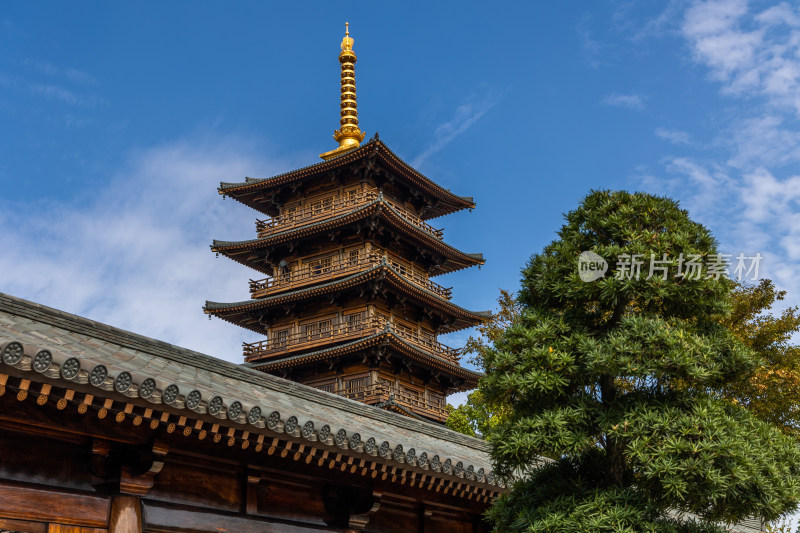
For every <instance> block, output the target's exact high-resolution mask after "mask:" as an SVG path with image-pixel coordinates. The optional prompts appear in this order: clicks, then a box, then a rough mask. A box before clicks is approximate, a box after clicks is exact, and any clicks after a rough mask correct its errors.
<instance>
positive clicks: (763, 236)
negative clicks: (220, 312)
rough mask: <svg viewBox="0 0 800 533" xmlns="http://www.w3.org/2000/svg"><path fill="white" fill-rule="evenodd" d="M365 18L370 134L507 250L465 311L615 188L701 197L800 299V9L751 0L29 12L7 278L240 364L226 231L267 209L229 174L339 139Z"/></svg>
mask: <svg viewBox="0 0 800 533" xmlns="http://www.w3.org/2000/svg"><path fill="white" fill-rule="evenodd" d="M348 6H351V8H350V11H348V10H347V9H348ZM345 21H349V22H350V28H351V30H352V36H353V37H354V38H355V51H356V53H357V55H358V63H357V65H356V77H357V83H358V100H359V118H360V122H361V126H362V129H364V130H365V131H366V132H367V135H368V136H370V137H371V136H372V134H373V133H374V132H375V131H379V132H380V135H381V138H382V139H383V140H384V141H385V142H386V143H387V144H388V145H389V146H390V147H391V148H392V149H393V150H394V151H395V152H396V153H398V154H399V155H400V156H401V157H403V158H405V159H406V160H407V161H409V162H410V163H413V164H414V165H415V166H417V167H418V168H419V169H420V170H421V171H422V172H423V173H425V174H426V175H428V176H430V177H431V178H433V179H434V180H436V181H438V182H439V183H441V184H442V185H444V186H445V187H447V188H451V189H452V190H453V191H454V192H456V193H457V194H462V195H468V196H474V197H475V199H476V202H477V205H478V207H477V208H476V209H475V210H474V211H473V212H471V213H469V212H463V213H458V214H456V215H451V216H448V217H444V218H442V219H436V220H434V221H433V223H434V225H436V226H440V227H444V229H445V238H446V239H447V240H448V241H449V242H451V243H452V244H454V245H455V246H457V247H459V248H461V249H462V250H464V251H467V252H483V253H484V254H485V256H486V258H487V263H486V265H485V266H484V267H483V268H482V269H480V270H479V269H477V268H473V269H469V270H465V271H462V272H459V273H455V274H450V275H447V276H444V277H442V278H439V279H437V281H438V282H440V283H442V284H444V285H446V286H449V285H452V286H454V288H455V290H454V295H455V296H454V301H456V302H457V303H459V304H461V305H464V306H465V307H469V308H472V309H476V310H480V309H488V308H493V307H494V305H495V301H496V298H497V295H498V290H499V289H500V288H506V289H511V290H514V289H516V288H517V286H518V284H519V277H520V274H519V272H520V269H521V268H522V267H523V266H524V264H525V262H526V261H527V259H528V258H529V257H530V255H531V254H532V253H534V252H536V251H538V250H541V248H542V247H543V246H544V245H545V244H547V243H548V242H549V241H550V240H552V239H553V238H554V236H555V231H556V230H557V229H558V227H559V226H560V224H561V221H562V213H565V212H566V211H569V210H570V209H573V208H574V207H575V206H576V205H577V204H578V202H579V201H580V199H581V198H582V197H583V196H584V195H585V194H586V193H587V192H588V191H589V190H590V189H592V188H610V189H629V190H644V191H648V192H653V193H659V194H668V195H671V196H673V197H675V198H677V199H679V200H680V201H681V203H682V204H683V205H684V206H685V207H686V208H688V209H689V210H690V213H691V215H692V216H693V217H694V218H695V219H697V220H699V221H701V222H703V223H704V224H706V225H707V226H709V227H710V228H711V230H712V231H713V232H714V233H715V235H716V236H717V237H718V239H719V240H720V242H721V243H722V249H723V251H725V252H726V253H733V254H736V253H739V252H745V253H748V254H754V253H756V252H760V253H762V255H764V257H765V259H764V261H763V262H762V268H761V274H762V275H764V276H767V277H771V278H773V279H775V280H776V281H777V283H778V285H779V286H781V287H782V288H785V289H787V290H789V296H788V302H789V303H791V304H796V303H798V302H800V281H798V279H797V272H798V266H800V210H799V209H798V207H799V205H798V204H799V203H800V168H798V163H799V162H800V122H798V115H799V114H800V9H798V7H797V4H790V3H779V2H755V1H753V2H746V1H744V0H716V1H689V0H686V1H671V2H669V1H665V2H652V1H650V2H644V1H640V2H623V1H609V0H598V1H594V2H527V3H505V4H504V3H499V2H495V3H492V4H486V3H485V2H481V3H471V2H464V1H461V2H457V3H456V2H454V3H439V4H436V5H435V6H434V5H430V4H428V3H425V4H413V3H395V4H392V5H388V4H386V3H371V4H369V5H368V6H367V5H365V4H356V3H352V4H347V5H345V6H344V7H340V6H339V5H336V4H333V3H317V4H313V3H303V4H298V5H296V6H295V5H292V4H290V3H288V2H282V3H269V4H268V3H266V2H236V3H226V4H224V5H223V4H220V3H211V2H169V3H163V2H140V3H108V2H103V3H101V2H96V3H92V2H85V3H80V4H74V3H64V2H50V3H48V2H37V3H27V2H15V3H5V4H3V7H2V11H0V183H2V191H3V192H2V197H0V250H2V254H0V272H2V275H1V276H0V290H1V291H3V292H8V293H11V294H14V295H17V296H20V297H24V298H28V299H32V300H35V301H38V302H41V303H44V304H47V305H51V306H55V307H57V308H60V309H64V310H66V311H70V312H74V313H78V314H81V315H85V316H88V317H91V318H93V319H97V320H100V321H104V322H107V323H110V324H113V325H116V326H119V327H123V328H127V329H132V330H134V331H136V332H139V333H142V334H145V335H150V336H154V337H157V338H161V339H163V340H166V341H170V342H174V343H177V344H180V345H183V346H187V347H190V348H194V349H197V350H200V351H203V352H205V353H209V354H212V355H215V356H218V357H222V358H225V359H229V360H232V361H240V360H241V359H240V357H241V352H240V342H241V341H242V340H243V339H246V340H251V339H254V337H253V336H252V334H249V333H246V332H244V331H242V330H240V329H238V328H236V327H235V326H232V325H229V324H227V323H225V322H222V321H219V320H213V321H210V322H209V321H208V320H207V318H206V317H205V316H204V315H203V314H202V311H201V307H202V305H203V302H204V301H205V300H206V299H210V300H216V301H233V300H239V299H244V298H246V297H247V279H248V278H249V277H256V276H258V274H257V273H254V272H252V273H251V272H249V271H247V269H246V268H244V267H242V266H240V265H238V264H235V263H233V262H231V261H229V260H227V259H225V258H215V257H214V255H213V254H212V253H211V252H210V251H209V249H208V244H209V243H210V242H211V240H212V239H213V238H218V239H244V238H250V237H252V236H253V235H254V226H253V219H254V218H255V217H256V216H257V214H256V213H255V212H252V211H250V210H248V209H247V208H244V207H243V206H241V205H239V204H236V203H235V202H232V201H230V200H227V201H223V200H222V199H221V198H220V197H219V196H218V195H217V193H216V187H217V185H218V183H219V181H240V180H242V179H243V178H244V177H245V176H252V177H268V176H270V175H273V174H276V173H279V172H283V171H286V170H290V169H292V168H296V167H299V166H303V165H307V164H310V163H314V162H316V161H318V160H319V159H318V154H319V153H321V152H325V151H328V150H331V149H333V148H334V147H335V143H334V141H333V140H332V138H331V134H332V133H333V130H334V129H335V128H336V127H337V126H338V94H339V87H338V82H339V70H338V62H337V54H338V51H339V43H340V41H341V38H342V35H343V30H344V22H345ZM464 339H465V334H463V333H462V334H454V335H451V336H450V338H449V339H448V342H449V343H450V344H451V345H454V346H458V345H460V344H461V343H463V341H464Z"/></svg>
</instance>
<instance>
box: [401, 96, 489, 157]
mask: <svg viewBox="0 0 800 533" xmlns="http://www.w3.org/2000/svg"><path fill="white" fill-rule="evenodd" d="M500 99H501V95H500V94H499V93H497V92H496V91H493V90H490V91H488V92H487V93H484V94H481V95H472V96H470V97H469V98H467V99H466V100H465V101H464V102H463V103H462V104H461V105H459V106H458V107H456V109H455V111H454V113H453V116H452V117H451V118H450V119H449V120H447V121H446V122H443V123H442V124H440V125H439V126H437V127H436V129H435V130H434V133H433V140H432V141H431V143H430V144H429V145H428V147H427V148H426V149H425V150H424V151H423V152H422V153H421V154H419V155H418V156H417V157H415V158H414V159H413V160H412V161H411V164H412V166H415V167H419V166H421V165H422V164H423V163H424V162H425V161H426V160H427V159H428V158H429V157H430V156H432V155H433V154H435V153H436V152H438V151H439V150H441V149H442V148H444V147H445V146H447V145H448V144H450V143H451V142H452V141H453V140H454V139H455V138H456V137H458V136H459V135H461V134H462V133H464V132H465V131H467V130H468V129H469V128H470V127H471V126H472V125H473V124H475V123H476V122H477V121H478V120H480V118H481V117H482V116H483V115H485V114H486V113H487V112H488V111H489V110H490V109H492V108H493V107H494V106H495V105H496V104H497V103H498V102H499V101H500Z"/></svg>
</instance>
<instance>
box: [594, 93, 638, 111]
mask: <svg viewBox="0 0 800 533" xmlns="http://www.w3.org/2000/svg"><path fill="white" fill-rule="evenodd" d="M603 104H604V105H608V106H613V107H621V108H623V109H632V110H635V111H641V110H642V109H644V97H642V96H641V95H638V94H621V93H611V94H609V95H608V96H606V97H605V98H603Z"/></svg>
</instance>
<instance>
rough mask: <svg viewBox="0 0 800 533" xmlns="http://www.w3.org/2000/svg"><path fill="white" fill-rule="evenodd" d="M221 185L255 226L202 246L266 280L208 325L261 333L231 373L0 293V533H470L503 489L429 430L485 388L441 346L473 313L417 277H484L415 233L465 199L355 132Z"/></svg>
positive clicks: (447, 435)
mask: <svg viewBox="0 0 800 533" xmlns="http://www.w3.org/2000/svg"><path fill="white" fill-rule="evenodd" d="M352 45H353V41H352V39H351V38H350V36H349V32H347V33H346V35H345V39H344V41H343V43H342V52H341V54H340V56H339V61H340V63H341V70H342V100H341V107H342V111H341V115H342V118H341V128H340V129H339V130H338V131H337V132H336V134H335V139H336V140H337V142H338V143H339V146H338V147H337V148H336V149H335V150H333V151H331V152H328V153H326V154H323V155H322V158H323V160H324V161H323V162H321V163H318V164H315V165H312V166H309V167H306V168H303V169H300V170H296V171H293V172H289V173H286V174H283V175H280V176H275V177H272V178H269V179H259V180H251V179H248V180H246V181H245V182H244V183H237V184H222V186H221V187H220V193H222V194H224V195H226V196H230V197H232V198H234V199H236V200H237V201H239V202H242V203H244V204H245V205H248V206H250V207H252V208H254V209H256V210H257V211H259V212H260V213H263V215H264V216H265V217H266V218H265V219H263V220H258V221H257V222H256V232H257V236H256V237H257V238H255V239H253V240H249V241H244V242H220V241H215V242H214V244H213V246H212V249H213V250H214V251H216V252H218V253H220V254H223V255H225V256H227V257H229V258H231V259H233V260H235V261H238V262H240V263H242V264H243V265H245V266H248V267H250V268H252V269H253V270H255V271H257V272H259V273H260V274H259V275H258V276H256V277H258V278H262V279H255V280H253V281H252V282H251V283H250V293H251V296H252V297H251V298H250V299H249V300H247V301H244V302H238V303H225V304H223V303H212V302H207V303H206V306H205V312H206V313H208V314H210V315H213V316H217V317H220V318H222V319H224V320H228V321H230V322H232V323H234V324H237V325H239V326H242V327H245V328H248V329H250V330H253V331H257V332H259V333H261V334H262V335H263V336H264V340H262V341H260V342H257V343H254V344H246V345H245V346H244V361H243V362H242V364H233V363H230V362H227V361H223V360H220V359H218V358H215V357H213V356H210V355H206V354H203V353H199V352H196V351H192V350H188V349H185V348H181V347H178V346H173V345H171V344H168V343H165V342H162V341H159V340H156V339H151V338H147V337H144V336H141V335H137V334H135V333H132V332H129V331H124V330H121V329H118V328H115V327H112V326H109V325H106V324H103V323H100V322H96V321H93V320H88V319H86V318H82V317H80V316H76V315H72V314H69V313H66V312H63V311H60V310H57V309H52V308H48V307H45V306H42V305H40V304H37V303H34V302H30V301H26V300H22V299H20V298H16V297H14V296H10V295H6V294H0V451H1V452H2V453H0V532H5V531H20V532H29V533H106V532H113V533H138V532H141V531H146V532H188V531H213V532H220V531H229V532H237V533H248V532H260V533H263V532H267V533H269V532H289V533H291V532H298V533H300V532H321V531H334V532H335V531H338V532H355V531H369V532H376V533H378V532H386V533H409V532H420V533H422V532H455V533H476V532H485V531H487V530H488V526H487V524H486V523H485V521H484V520H483V516H482V515H483V513H484V512H485V510H486V509H487V508H488V506H489V505H490V504H491V502H492V500H493V499H494V498H495V497H496V496H498V495H499V494H501V493H503V492H505V491H506V490H507V489H506V487H505V484H504V481H503V480H500V479H497V478H496V476H495V475H494V474H493V473H492V466H491V458H490V455H489V452H490V448H489V445H488V444H487V443H486V442H484V441H481V440H478V439H474V438H471V437H467V436H465V435H461V434H459V433H455V432H453V431H450V430H449V429H447V428H446V427H444V426H443V424H442V422H444V421H445V419H446V416H447V412H446V410H445V398H446V395H447V394H450V393H452V392H454V391H460V390H466V389H469V388H471V387H474V386H475V384H476V382H477V379H478V377H479V375H478V374H477V373H475V372H473V371H470V370H468V369H466V368H464V367H462V366H460V364H459V360H458V359H459V353H458V351H457V350H454V349H452V348H449V347H447V346H445V345H443V344H440V343H439V341H438V338H437V337H438V335H440V334H443V333H447V332H451V331H457V330H459V329H462V328H466V327H470V326H473V325H475V324H478V323H479V322H480V321H481V320H483V319H484V318H485V317H486V316H487V314H486V313H476V312H472V311H468V310H466V309H463V308H461V307H459V306H457V305H456V304H454V303H452V302H451V300H450V298H451V293H450V289H448V288H445V287H443V286H441V285H439V284H438V283H437V282H436V281H434V280H433V279H432V278H435V277H436V276H438V275H439V274H446V273H448V272H453V271H455V270H458V269H461V268H466V267H469V266H474V265H480V264H482V263H483V258H482V257H481V256H480V255H476V254H469V253H464V252H462V251H459V250H457V249H456V248H454V247H452V246H450V245H448V244H447V243H445V242H444V240H443V238H442V232H441V230H439V229H435V228H434V227H433V226H431V225H430V224H429V222H428V221H430V220H431V219H433V218H435V217H438V216H442V215H446V214H448V213H453V212H455V211H458V210H460V209H465V208H466V209H468V208H471V207H473V206H474V203H473V201H472V199H470V198H464V197H460V196H456V195H455V194H453V193H451V192H450V191H448V190H446V189H443V188H442V187H440V186H439V185H437V184H435V183H434V182H432V181H431V180H429V179H427V178H426V177H424V176H422V175H421V174H420V173H419V172H417V171H416V170H414V169H412V168H411V167H410V166H408V165H407V164H406V163H404V162H403V161H402V160H401V159H400V158H398V157H397V156H396V155H395V154H393V153H392V152H391V151H390V150H389V149H388V148H387V147H386V145H384V144H383V143H382V142H381V141H380V140H379V139H378V138H377V135H376V136H375V137H374V138H373V139H372V140H371V141H369V142H367V143H365V144H363V145H362V144H361V143H362V142H363V141H364V134H363V133H362V132H361V130H360V129H359V127H358V118H357V111H356V98H355V77H354V64H355V61H356V57H355V54H354V52H353V49H352Z"/></svg>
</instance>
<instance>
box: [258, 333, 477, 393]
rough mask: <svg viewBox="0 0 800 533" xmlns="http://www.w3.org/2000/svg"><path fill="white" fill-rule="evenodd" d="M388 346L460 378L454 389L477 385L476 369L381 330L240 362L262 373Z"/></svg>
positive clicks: (469, 388) (466, 388) (464, 389)
mask: <svg viewBox="0 0 800 533" xmlns="http://www.w3.org/2000/svg"><path fill="white" fill-rule="evenodd" d="M379 345H383V346H391V347H392V348H394V349H395V350H398V351H400V352H401V353H402V354H403V355H404V356H406V357H410V358H412V359H413V360H414V361H415V362H416V363H418V364H420V365H421V366H424V367H426V368H431V369H434V370H440V371H443V372H446V373H447V374H448V375H451V376H456V377H459V378H462V379H463V380H464V383H463V385H462V386H461V387H459V388H458V390H462V391H466V390H472V389H474V388H475V387H476V386H477V385H478V380H479V379H480V378H481V377H483V374H482V373H480V372H475V371H474V370H470V369H468V368H465V367H463V366H460V365H456V364H454V363H452V362H450V361H447V360H446V359H444V358H441V357H437V356H435V355H434V356H432V355H431V354H429V353H428V352H426V351H423V350H420V349H419V348H418V347H416V346H414V345H413V344H412V343H410V342H407V341H406V340H404V339H403V338H402V337H401V336H399V335H395V334H393V333H392V332H390V331H382V332H379V333H375V334H373V335H369V336H367V337H363V338H360V339H358V340H355V341H352V342H346V343H343V344H339V345H336V346H331V347H329V348H324V349H321V350H315V351H313V352H306V353H302V354H298V355H292V356H288V357H276V358H271V359H268V360H266V361H253V362H250V363H244V364H245V366H249V367H251V368H257V369H259V370H262V371H265V372H275V371H276V370H280V369H282V368H287V369H288V368H292V367H296V366H301V365H304V364H309V363H314V362H319V361H327V360H330V359H332V358H337V359H338V358H341V357H343V356H346V355H348V354H351V353H355V352H358V351H362V350H364V349H366V348H370V347H372V346H379Z"/></svg>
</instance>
